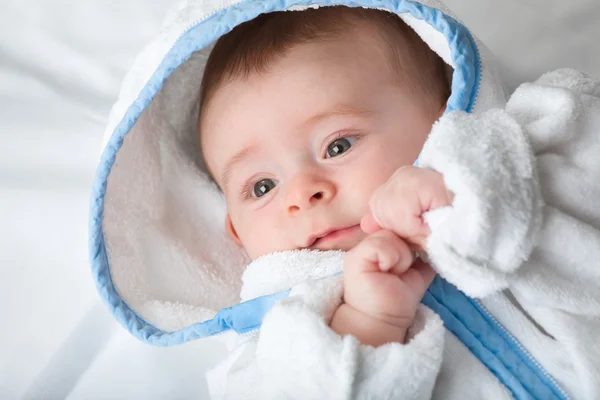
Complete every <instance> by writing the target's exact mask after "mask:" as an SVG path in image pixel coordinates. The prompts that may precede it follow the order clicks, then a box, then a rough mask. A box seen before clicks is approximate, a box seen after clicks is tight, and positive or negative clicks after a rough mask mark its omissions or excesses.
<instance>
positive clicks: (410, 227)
mask: <svg viewBox="0 0 600 400" xmlns="http://www.w3.org/2000/svg"><path fill="white" fill-rule="evenodd" d="M453 197H454V196H453V194H452V192H450V191H449V190H448V189H447V188H446V185H445V184H444V179H443V176H442V175H441V174H440V173H438V172H436V171H433V170H429V169H423V168H418V167H413V166H407V167H402V168H400V169H398V170H397V171H396V172H395V173H394V175H392V176H391V177H390V179H388V180H387V182H386V183H384V184H383V185H382V186H381V187H380V188H379V189H377V190H376V191H375V193H374V194H373V196H372V197H371V201H370V202H369V208H370V213H369V214H367V215H366V216H365V217H364V218H363V219H362V221H361V227H362V229H363V230H364V231H365V232H367V233H372V232H376V231H377V230H379V229H381V228H383V229H389V230H391V231H393V232H394V233H396V234H397V235H398V236H400V237H402V238H403V239H406V240H407V241H408V242H409V243H411V244H414V245H417V246H418V247H420V248H424V247H425V241H426V239H427V237H428V236H429V227H428V226H427V224H426V223H425V221H424V220H423V214H425V213H426V212H428V211H430V210H434V209H436V208H441V207H446V206H449V205H451V204H452V200H453Z"/></svg>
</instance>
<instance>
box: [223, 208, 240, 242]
mask: <svg viewBox="0 0 600 400" xmlns="http://www.w3.org/2000/svg"><path fill="white" fill-rule="evenodd" d="M225 231H226V232H227V235H228V236H229V238H230V239H231V240H233V241H234V242H235V244H237V245H238V246H240V247H243V245H242V241H241V240H240V237H239V236H238V234H237V231H236V230H235V227H234V226H233V222H231V218H230V217H229V214H227V215H226V216H225Z"/></svg>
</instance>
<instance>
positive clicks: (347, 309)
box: [331, 230, 435, 346]
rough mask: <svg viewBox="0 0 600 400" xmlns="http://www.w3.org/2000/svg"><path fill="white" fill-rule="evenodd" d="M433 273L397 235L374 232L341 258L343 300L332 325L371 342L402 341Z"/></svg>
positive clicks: (366, 341)
mask: <svg viewBox="0 0 600 400" xmlns="http://www.w3.org/2000/svg"><path fill="white" fill-rule="evenodd" d="M434 275H435V274H434V272H433V270H432V269H431V267H429V266H428V265H427V264H425V263H423V262H422V260H420V259H417V261H416V262H415V256H414V252H413V251H411V249H410V248H409V246H408V244H406V242H405V241H403V240H402V239H400V238H399V237H398V236H397V235H396V234H394V233H393V232H391V231H388V230H380V231H379V232H377V233H374V234H373V235H371V236H369V237H367V238H366V239H365V240H363V241H362V242H361V243H360V244H359V245H357V246H356V247H355V248H354V249H352V250H351V251H349V252H348V253H347V254H346V256H345V258H344V304H342V305H341V306H340V307H339V308H338V310H337V311H336V313H335V314H334V317H333V319H332V322H331V328H332V329H333V330H334V331H336V332H337V333H339V334H352V335H353V336H355V337H357V338H358V339H359V340H360V341H361V343H363V344H369V345H373V346H378V345H381V344H385V343H389V342H404V338H405V336H406V332H407V330H408V328H409V327H410V326H411V325H412V321H413V319H414V317H415V314H416V312H417V307H418V305H419V303H420V301H421V299H422V298H423V295H424V294H425V291H426V290H427V288H428V287H429V284H430V283H431V281H432V280H433V277H434Z"/></svg>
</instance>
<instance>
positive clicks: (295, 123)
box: [200, 8, 450, 345]
mask: <svg viewBox="0 0 600 400" xmlns="http://www.w3.org/2000/svg"><path fill="white" fill-rule="evenodd" d="M350 27H352V29H350ZM282 30H285V32H286V35H280V34H279V32H281V31H282ZM448 96H449V83H448V78H447V74H446V69H445V64H444V62H443V61H442V60H441V59H440V58H439V57H438V56H437V55H436V54H435V53H434V52H433V51H432V50H431V49H429V47H428V46H427V45H426V44H425V43H424V42H423V41H421V40H420V39H419V37H418V36H417V35H416V33H414V31H412V30H411V29H410V28H409V27H408V26H407V25H405V24H404V23H403V22H402V20H401V19H400V18H398V17H394V16H392V15H391V14H389V13H387V12H384V11H377V10H363V9H350V8H325V9H323V10H312V11H306V12H302V13H289V12H281V13H272V14H265V15H262V16H260V17H258V18H257V19H256V20H254V21H251V22H249V23H247V24H243V25H241V26H240V27H238V28H237V29H236V30H234V31H233V32H232V33H230V34H229V35H228V36H225V37H223V38H222V39H221V40H220V41H219V42H218V43H217V45H216V46H215V48H214V50H213V52H212V54H211V57H210V59H209V61H208V64H207V68H206V72H205V76H204V83H203V89H202V104H203V107H202V111H201V116H200V132H201V143H202V149H203V152H204V154H205V159H206V164H207V167H208V169H209V170H210V172H211V174H212V176H213V177H214V180H215V181H216V182H217V184H218V185H219V187H220V188H221V189H222V191H223V193H224V194H225V197H226V199H227V206H228V212H229V215H228V216H227V220H226V228H227V232H228V233H229V234H230V236H231V238H232V239H233V240H235V241H236V242H237V243H239V245H241V246H243V247H244V249H245V250H246V252H247V253H248V255H249V256H250V257H251V258H253V259H256V258H257V257H260V256H262V255H265V254H268V253H272V252H276V251H283V250H292V249H304V248H307V249H318V250H332V249H335V250H338V249H339V250H344V251H348V254H347V256H346V259H345V261H344V272H345V275H344V276H345V280H344V286H345V292H344V300H345V302H344V304H343V305H342V306H341V307H340V308H339V309H338V311H337V312H336V313H335V316H334V318H333V320H332V321H331V327H332V328H333V329H334V330H335V331H336V332H338V333H340V334H353V335H355V336H356V337H357V338H359V339H360V340H361V342H362V343H365V344H371V345H380V344H384V343H387V342H389V341H398V342H402V341H403V340H404V337H405V335H406V331H407V329H408V328H409V327H410V325H411V324H412V318H413V317H414V314H415V312H416V308H417V305H418V304H419V301H420V300H421V297H422V295H423V293H424V291H425V290H426V288H427V286H428V284H429V283H430V281H431V279H432V278H433V273H432V271H431V269H430V268H429V267H426V266H425V265H423V264H422V263H418V264H416V266H415V267H414V268H412V269H411V268H409V267H411V266H412V265H413V261H414V256H413V255H414V252H413V251H412V250H411V245H420V244H422V240H423V239H424V237H425V235H426V225H425V224H423V223H422V222H421V218H420V213H421V212H424V211H428V210H427V209H418V210H417V209H415V210H410V211H411V212H415V215H414V216H415V220H414V221H408V220H407V221H406V225H405V232H403V233H410V234H411V235H412V236H406V235H404V238H403V239H401V238H400V236H398V235H397V234H395V233H393V232H392V231H389V230H382V231H380V232H377V233H374V234H372V235H369V233H372V232H373V231H374V230H375V224H374V223H373V221H372V219H366V218H363V217H365V216H366V215H368V214H369V212H370V209H371V208H370V206H369V200H371V198H372V195H373V194H374V193H375V191H376V190H377V188H379V187H380V186H382V185H383V184H384V183H385V182H386V181H388V179H389V178H390V177H391V176H392V174H394V172H395V171H398V172H397V173H396V175H395V176H394V178H393V181H394V182H397V183H402V182H405V181H412V182H414V183H416V182H419V184H418V185H413V187H411V188H407V189H410V190H407V191H406V192H402V191H395V192H394V193H391V196H388V195H387V194H384V193H382V194H381V195H380V196H378V197H375V198H374V199H373V200H374V201H373V202H372V203H371V206H373V207H374V209H373V212H374V215H375V216H383V215H384V214H382V213H385V210H386V208H388V207H390V206H391V207H395V208H398V207H403V206H404V205H406V206H407V207H412V206H418V207H421V205H420V204H418V201H419V200H420V201H422V202H426V203H423V204H427V206H426V207H441V206H444V205H448V204H449V201H450V197H449V196H450V195H449V193H448V192H447V191H446V190H445V187H444V184H443V180H442V178H441V175H440V174H438V173H436V172H433V171H427V170H421V169H416V168H410V167H408V168H405V169H401V170H399V168H401V167H406V166H410V165H412V164H413V163H414V162H415V160H416V158H417V156H418V155H419V153H420V151H421V149H422V147H423V143H424V142H425V139H426V138H427V135H428V134H429V131H430V130H431V126H432V124H433V123H434V121H436V120H437V119H438V118H439V117H440V116H441V115H442V114H443V112H444V110H445V102H446V99H447V98H448ZM230 115H235V116H236V117H235V118H230V117H228V116H230ZM392 186H396V184H395V183H392ZM425 197H429V199H426V198H425ZM378 198H381V199H382V201H379V200H377V199H378ZM415 201H416V202H415ZM417 213H418V214H417ZM361 219H362V221H363V226H362V229H361ZM395 220H396V219H394V221H395ZM384 221H385V222H387V220H378V222H379V223H385V222H384ZM415 223H416V224H417V225H415Z"/></svg>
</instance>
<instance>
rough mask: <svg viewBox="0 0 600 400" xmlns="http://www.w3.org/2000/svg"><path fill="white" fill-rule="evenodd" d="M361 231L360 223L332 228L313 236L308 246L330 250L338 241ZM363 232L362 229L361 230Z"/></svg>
mask: <svg viewBox="0 0 600 400" xmlns="http://www.w3.org/2000/svg"><path fill="white" fill-rule="evenodd" d="M358 231H361V229H360V225H359V224H357V225H351V226H346V227H340V228H330V229H327V230H326V231H323V232H321V233H319V234H317V235H314V236H311V237H310V238H309V240H308V243H309V244H308V246H306V247H307V248H311V249H320V250H325V249H327V250H329V249H333V248H335V245H336V243H342V242H346V241H347V240H348V239H351V238H352V237H353V236H355V235H356V234H357V233H358ZM361 232H362V231H361Z"/></svg>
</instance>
